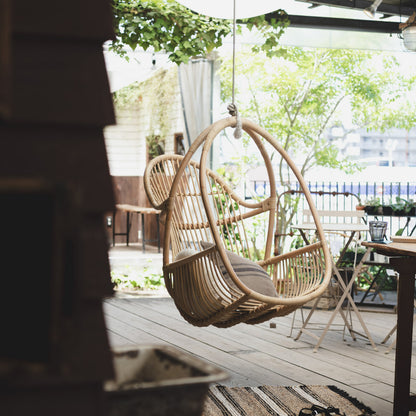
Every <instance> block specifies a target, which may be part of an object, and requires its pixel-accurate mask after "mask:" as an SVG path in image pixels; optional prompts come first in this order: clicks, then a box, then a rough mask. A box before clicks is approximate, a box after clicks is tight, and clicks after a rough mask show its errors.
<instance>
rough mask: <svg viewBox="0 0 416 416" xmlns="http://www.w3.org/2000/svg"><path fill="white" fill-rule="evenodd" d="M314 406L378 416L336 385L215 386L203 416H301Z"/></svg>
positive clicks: (351, 414) (347, 414)
mask: <svg viewBox="0 0 416 416" xmlns="http://www.w3.org/2000/svg"><path fill="white" fill-rule="evenodd" d="M313 404H316V405H319V406H321V407H324V408H327V407H330V406H333V407H335V408H338V409H339V413H340V414H341V415H343V414H345V416H369V415H373V414H375V412H374V411H372V410H371V409H370V408H369V407H367V406H365V405H364V404H363V403H361V402H359V401H358V400H357V399H354V398H352V397H350V396H349V395H348V394H347V393H346V392H344V391H342V390H340V389H338V388H337V387H335V386H292V387H277V386H260V387H225V386H220V385H217V386H212V387H211V388H210V389H209V392H208V397H207V399H206V401H205V407H204V412H203V416H263V415H267V416H270V415H274V416H298V415H299V411H300V410H301V409H303V408H310V407H311V406H312V405H313Z"/></svg>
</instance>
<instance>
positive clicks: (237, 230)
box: [145, 155, 274, 259]
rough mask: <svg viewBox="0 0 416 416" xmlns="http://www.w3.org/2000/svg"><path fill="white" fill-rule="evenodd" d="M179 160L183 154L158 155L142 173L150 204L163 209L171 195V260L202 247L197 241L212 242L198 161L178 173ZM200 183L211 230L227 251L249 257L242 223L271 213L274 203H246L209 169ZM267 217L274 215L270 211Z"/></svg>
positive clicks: (181, 159)
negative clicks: (174, 190)
mask: <svg viewBox="0 0 416 416" xmlns="http://www.w3.org/2000/svg"><path fill="white" fill-rule="evenodd" d="M183 160H184V157H183V156H179V155H163V156H159V157H158V158H156V159H154V160H153V161H151V162H150V164H149V165H148V167H147V170H146V172H147V173H146V175H145V189H146V192H147V195H148V198H149V200H150V202H151V203H152V205H154V206H155V207H158V208H159V209H162V210H163V209H164V207H165V204H166V203H167V201H168V199H169V198H170V197H171V199H170V201H171V204H172V205H171V211H172V221H171V224H170V229H169V231H168V234H169V238H170V244H171V250H172V257H173V259H174V258H175V257H176V255H177V254H178V253H179V252H180V251H182V250H184V249H195V250H197V251H200V250H202V246H201V242H207V243H214V237H213V229H212V227H211V226H210V224H209V222H208V218H207V214H206V208H205V206H204V202H203V200H202V196H201V186H200V183H201V175H200V169H199V163H197V162H195V161H193V160H190V161H189V163H188V165H187V166H186V168H185V169H183V170H182V173H181V176H179V173H178V172H179V166H180V165H181V163H182V162H183ZM175 177H177V184H178V186H177V191H176V194H175V195H174V197H172V196H170V191H171V189H172V184H173V181H174V179H175ZM204 182H205V185H206V188H207V195H208V202H207V204H208V206H209V207H210V209H211V211H212V214H213V216H214V224H215V233H217V234H218V235H219V236H220V238H221V241H222V244H223V245H224V247H225V248H226V249H227V250H230V251H232V252H234V253H237V254H239V255H241V256H243V257H246V258H251V254H252V253H251V250H250V246H251V242H250V238H249V236H248V234H247V227H246V225H245V222H246V221H249V220H250V219H252V218H253V217H255V216H256V215H260V214H263V213H264V212H265V211H269V210H271V211H272V212H274V204H264V203H254V204H253V203H252V204H250V203H246V202H245V201H244V200H242V199H241V198H239V197H238V196H237V195H236V194H235V193H234V192H233V191H232V189H231V188H230V186H229V185H228V184H227V183H226V182H225V181H224V179H223V178H221V177H220V176H219V175H217V174H216V173H214V172H213V171H211V170H209V169H207V170H206V175H205V179H204ZM270 217H271V218H272V219H273V218H274V216H273V213H272V214H271V215H270ZM266 219H267V220H268V219H269V218H267V217H266ZM270 237H271V236H268V238H270Z"/></svg>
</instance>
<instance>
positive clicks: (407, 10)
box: [296, 0, 415, 17]
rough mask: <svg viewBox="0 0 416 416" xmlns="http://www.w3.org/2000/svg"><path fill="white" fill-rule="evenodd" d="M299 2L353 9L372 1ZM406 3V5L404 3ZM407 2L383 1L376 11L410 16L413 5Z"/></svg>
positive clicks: (300, 0) (364, 7)
mask: <svg viewBox="0 0 416 416" xmlns="http://www.w3.org/2000/svg"><path fill="white" fill-rule="evenodd" d="M296 1H299V2H301V3H307V4H310V5H311V6H316V5H318V6H329V7H342V8H346V9H353V10H364V9H366V8H367V7H369V6H371V5H372V4H373V1H367V0H296ZM406 3H407V5H406ZM408 4H409V2H408V1H407V2H405V1H403V4H402V5H400V3H399V4H398V5H394V4H389V3H386V2H383V3H381V4H380V6H378V8H377V12H379V13H383V14H385V15H391V16H404V17H406V16H410V15H412V13H413V12H414V11H415V6H413V7H409V6H408Z"/></svg>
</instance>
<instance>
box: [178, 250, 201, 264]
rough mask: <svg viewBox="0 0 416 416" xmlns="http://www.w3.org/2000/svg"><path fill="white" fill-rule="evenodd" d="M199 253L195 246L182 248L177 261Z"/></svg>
mask: <svg viewBox="0 0 416 416" xmlns="http://www.w3.org/2000/svg"><path fill="white" fill-rule="evenodd" d="M196 253H198V252H197V251H196V250H194V249H193V248H184V249H183V250H181V251H180V252H179V253H178V254H177V255H176V257H175V261H178V260H182V259H185V258H186V257H189V256H192V255H193V254H196Z"/></svg>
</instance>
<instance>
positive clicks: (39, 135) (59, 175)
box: [0, 124, 114, 213]
mask: <svg viewBox="0 0 416 416" xmlns="http://www.w3.org/2000/svg"><path fill="white" fill-rule="evenodd" d="M0 138H1V140H0V175H2V176H6V175H7V176H13V177H16V176H37V177H48V178H52V180H53V181H55V182H65V183H69V184H70V185H71V186H72V188H73V189H74V192H75V195H77V198H78V199H79V201H80V204H81V205H82V209H83V210H84V211H85V212H87V213H101V212H103V211H104V212H106V211H109V210H110V211H111V210H112V209H113V206H114V199H113V187H112V181H111V177H110V175H109V171H108V164H107V157H106V149H105V144H104V140H103V135H102V132H101V131H99V130H86V131H85V130H84V129H80V128H69V127H66V128H65V129H64V130H63V131H60V129H59V128H57V127H56V126H55V127H54V128H45V127H44V128H37V129H35V128H33V126H22V127H19V128H17V127H12V126H10V125H1V124H0ZM6 150H7V151H6Z"/></svg>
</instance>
